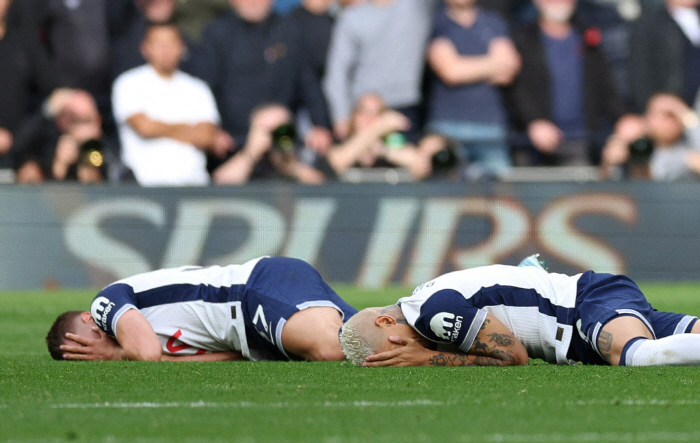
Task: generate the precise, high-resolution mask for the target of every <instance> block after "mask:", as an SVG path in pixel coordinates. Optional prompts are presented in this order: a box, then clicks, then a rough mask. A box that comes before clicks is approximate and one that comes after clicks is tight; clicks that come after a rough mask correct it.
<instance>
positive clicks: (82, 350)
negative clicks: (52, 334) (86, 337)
mask: <svg viewBox="0 0 700 443" xmlns="http://www.w3.org/2000/svg"><path fill="white" fill-rule="evenodd" d="M87 350H88V349H87V348H86V347H85V346H76V345H62V346H61V351H63V352H64V353H66V352H68V353H71V354H81V355H84V354H86V353H87Z"/></svg>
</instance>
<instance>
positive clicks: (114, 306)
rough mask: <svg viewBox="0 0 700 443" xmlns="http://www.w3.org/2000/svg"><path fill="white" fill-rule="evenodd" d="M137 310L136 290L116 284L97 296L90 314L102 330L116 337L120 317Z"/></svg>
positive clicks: (91, 306)
mask: <svg viewBox="0 0 700 443" xmlns="http://www.w3.org/2000/svg"><path fill="white" fill-rule="evenodd" d="M135 308H136V306H135V301H134V289H133V288H132V287H131V286H129V285H127V284H123V283H115V284H112V285H109V286H107V287H106V288H104V289H103V290H102V291H100V292H99V293H98V294H97V296H95V299H94V300H93V301H92V305H90V314H91V315H92V318H93V320H95V323H96V324H97V326H98V327H99V328H100V329H102V330H103V331H104V332H106V333H107V334H109V335H111V336H112V337H115V336H116V332H117V331H116V329H117V328H116V326H117V321H118V320H119V317H121V315H122V314H123V313H124V312H126V311H128V310H129V309H135Z"/></svg>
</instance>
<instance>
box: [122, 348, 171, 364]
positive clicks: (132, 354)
mask: <svg viewBox="0 0 700 443" xmlns="http://www.w3.org/2000/svg"><path fill="white" fill-rule="evenodd" d="M162 355H163V351H162V350H161V348H160V345H158V346H155V345H153V346H144V347H140V348H134V349H124V353H123V356H124V358H125V359H126V360H133V361H160V360H161V357H162Z"/></svg>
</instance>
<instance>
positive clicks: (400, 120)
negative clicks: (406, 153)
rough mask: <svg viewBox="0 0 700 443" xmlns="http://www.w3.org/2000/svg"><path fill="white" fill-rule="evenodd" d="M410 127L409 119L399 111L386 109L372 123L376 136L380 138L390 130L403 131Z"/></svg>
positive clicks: (390, 131)
mask: <svg viewBox="0 0 700 443" xmlns="http://www.w3.org/2000/svg"><path fill="white" fill-rule="evenodd" d="M410 128H411V121H410V120H409V119H408V117H406V116H405V115H403V114H402V113H400V112H397V111H393V110H387V111H385V112H383V113H382V114H381V115H380V116H379V117H378V118H377V120H376V121H375V122H374V123H373V124H372V129H373V130H374V131H375V134H376V136H377V137H379V138H381V137H384V136H385V135H387V134H391V133H392V132H403V131H407V130H409V129H410Z"/></svg>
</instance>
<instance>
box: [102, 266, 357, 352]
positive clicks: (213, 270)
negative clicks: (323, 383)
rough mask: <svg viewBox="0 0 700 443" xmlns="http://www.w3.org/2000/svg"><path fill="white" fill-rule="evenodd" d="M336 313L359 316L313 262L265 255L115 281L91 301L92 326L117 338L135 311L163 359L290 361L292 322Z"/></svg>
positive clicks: (155, 272)
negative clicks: (311, 311) (214, 356)
mask: <svg viewBox="0 0 700 443" xmlns="http://www.w3.org/2000/svg"><path fill="white" fill-rule="evenodd" d="M311 307H332V308H335V309H336V310H338V313H339V314H340V316H341V318H342V319H343V321H347V320H348V319H349V318H350V317H351V316H352V315H354V314H355V313H357V310H355V308H353V307H352V306H350V305H349V304H347V303H346V302H345V301H344V300H343V299H341V298H340V297H339V296H338V294H336V293H335V291H333V289H331V287H330V286H328V284H326V282H324V281H323V279H322V278H321V276H320V275H319V273H318V272H317V271H316V270H315V269H314V268H313V267H312V266H311V265H309V264H308V263H306V262H304V261H302V260H297V259H293V258H284V257H272V258H270V257H261V258H257V259H254V260H251V261H248V262H246V263H244V264H242V265H229V266H210V267H205V268H202V267H195V266H185V267H180V268H173V269H162V270H158V271H153V272H147V273H144V274H139V275H135V276H133V277H129V278H125V279H123V280H120V281H117V282H115V283H113V284H111V285H109V286H107V287H106V288H104V289H103V290H102V291H100V293H99V294H97V296H96V297H95V299H94V300H93V302H92V305H91V309H90V312H91V314H92V317H93V319H94V320H95V323H96V324H97V325H98V326H99V327H100V329H102V330H103V331H105V332H106V333H107V334H109V335H111V336H113V337H116V331H117V323H118V322H119V318H120V317H121V315H122V314H124V313H125V312H127V311H128V310H130V309H138V310H139V311H140V312H141V313H142V314H143V315H144V316H145V317H146V319H147V320H148V321H149V323H150V324H151V325H152V326H153V329H154V331H155V333H156V335H157V336H158V339H159V340H160V342H161V344H162V346H163V352H164V353H165V354H171V355H194V354H202V353H205V352H216V351H238V352H240V353H241V354H242V355H243V356H244V357H245V358H247V359H250V360H287V359H294V358H295V357H294V356H293V355H288V354H287V352H286V351H285V349H284V347H283V345H282V330H283V329H284V324H285V323H286V321H287V320H288V319H289V317H290V316H291V315H292V314H294V313H295V312H298V311H300V310H303V309H307V308H311Z"/></svg>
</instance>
